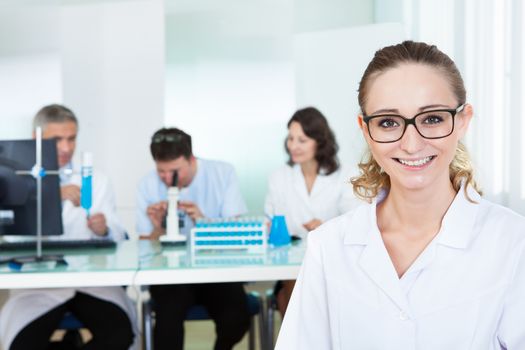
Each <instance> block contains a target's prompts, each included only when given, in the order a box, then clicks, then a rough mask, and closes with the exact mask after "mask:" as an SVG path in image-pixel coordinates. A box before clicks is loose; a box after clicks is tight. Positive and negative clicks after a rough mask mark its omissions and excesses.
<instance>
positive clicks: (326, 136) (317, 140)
mask: <svg viewBox="0 0 525 350" xmlns="http://www.w3.org/2000/svg"><path fill="white" fill-rule="evenodd" d="M285 149H286V152H287V153H288V155H289V157H290V158H289V160H288V163H287V164H286V165H284V166H282V167H281V168H279V169H277V170H276V171H275V172H274V173H272V174H271V176H270V178H269V182H268V194H267V196H266V203H265V213H266V214H267V215H268V216H270V217H273V216H274V215H284V216H285V219H286V224H287V226H288V230H289V232H290V234H291V235H295V236H299V237H300V238H306V234H307V233H308V232H309V231H312V230H314V229H315V228H317V227H318V226H319V225H321V224H322V223H323V222H324V221H326V220H328V219H331V218H334V217H336V216H338V215H340V214H342V213H344V212H346V211H348V210H349V209H350V208H351V207H352V205H353V204H355V197H354V195H353V193H352V187H351V186H350V182H349V181H350V173H349V172H348V171H345V170H344V169H343V168H342V167H340V165H339V161H338V159H337V150H338V146H337V142H336V139H335V136H334V133H333V132H332V130H331V129H330V126H329V125H328V121H327V120H326V118H325V117H324V115H323V114H322V113H321V112H320V111H319V110H317V109H316V108H313V107H307V108H304V109H300V110H298V111H297V112H295V113H294V115H293V116H292V118H291V119H290V120H289V121H288V137H287V138H286V142H285ZM294 283H295V281H293V280H290V281H280V282H278V283H277V285H276V289H275V293H276V298H277V306H278V308H279V311H280V312H281V314H283V315H284V312H285V310H286V306H287V305H288V301H289V299H290V295H291V293H292V290H293V286H294Z"/></svg>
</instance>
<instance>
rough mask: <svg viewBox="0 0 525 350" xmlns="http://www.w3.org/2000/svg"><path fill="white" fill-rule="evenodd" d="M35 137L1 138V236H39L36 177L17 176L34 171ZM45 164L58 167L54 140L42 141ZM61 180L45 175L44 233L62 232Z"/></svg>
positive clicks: (47, 168) (43, 180)
mask: <svg viewBox="0 0 525 350" xmlns="http://www.w3.org/2000/svg"><path fill="white" fill-rule="evenodd" d="M35 154H36V151H35V140H6V141H0V235H36V233H37V229H36V217H37V213H36V207H37V203H36V199H37V191H36V187H37V185H36V179H35V178H34V177H33V176H31V175H18V174H16V171H18V170H31V169H32V168H33V166H34V165H35V161H36V160H35V159H36V156H35ZM42 167H43V168H44V169H46V170H57V169H58V160H57V149H56V141H55V140H43V141H42ZM61 207H62V203H61V199H60V179H59V176H57V175H46V176H44V177H43V178H42V234H43V235H60V234H62V208H61Z"/></svg>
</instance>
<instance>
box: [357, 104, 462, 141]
mask: <svg viewBox="0 0 525 350" xmlns="http://www.w3.org/2000/svg"><path fill="white" fill-rule="evenodd" d="M466 105H467V103H463V104H461V105H459V106H458V107H456V108H442V109H431V110H428V111H423V112H419V113H417V114H416V115H414V116H413V117H412V118H405V117H403V116H402V115H400V114H394V113H388V114H377V115H370V116H369V115H366V114H364V113H363V121H364V122H365V123H366V128H367V129H368V135H370V138H371V139H372V140H373V141H374V142H377V143H392V142H397V141H399V140H401V139H402V138H403V136H405V132H406V131H407V128H408V126H409V125H410V124H412V125H413V126H414V129H416V131H417V133H418V134H419V135H421V137H422V138H424V139H427V140H436V139H443V138H445V137H449V136H450V135H452V133H453V132H454V127H455V124H456V123H455V116H456V114H458V113H461V112H462V111H463V110H464V109H465V106H466ZM431 112H448V113H450V115H452V129H451V130H450V132H449V133H448V134H447V135H444V136H438V137H427V136H424V135H423V134H421V131H419V129H418V128H417V125H416V118H417V117H418V116H420V115H422V114H425V113H431ZM379 117H399V118H401V119H403V121H404V122H405V128H404V129H403V132H402V133H401V136H400V137H399V138H397V139H395V140H392V141H377V140H375V139H374V137H373V136H372V133H371V132H370V126H369V122H370V120H372V119H374V118H379Z"/></svg>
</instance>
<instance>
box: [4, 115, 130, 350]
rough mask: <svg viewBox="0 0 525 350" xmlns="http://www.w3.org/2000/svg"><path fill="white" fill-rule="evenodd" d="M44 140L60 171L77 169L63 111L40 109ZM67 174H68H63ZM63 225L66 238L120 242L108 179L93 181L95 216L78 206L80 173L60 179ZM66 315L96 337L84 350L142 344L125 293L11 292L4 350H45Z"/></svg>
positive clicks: (73, 125) (73, 127) (71, 128)
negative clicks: (51, 143)
mask: <svg viewBox="0 0 525 350" xmlns="http://www.w3.org/2000/svg"><path fill="white" fill-rule="evenodd" d="M33 125H34V127H35V128H36V127H39V126H40V127H42V136H43V138H46V139H49V138H55V139H56V141H57V153H58V163H59V166H60V169H61V170H65V169H67V168H69V169H73V163H72V158H73V154H74V152H75V146H76V137H77V131H78V121H77V118H76V117H75V115H74V114H73V112H72V111H71V110H70V109H68V108H66V107H64V106H61V105H49V106H46V107H44V108H42V109H41V110H40V111H39V112H38V113H37V115H36V116H35V118H34V121H33ZM62 173H65V172H62ZM60 183H61V195H62V219H63V225H64V235H65V236H67V237H71V238H75V239H82V238H86V239H89V238H95V237H97V238H101V239H113V240H122V239H124V238H125V235H126V233H125V231H124V228H123V227H122V225H121V224H120V222H119V220H118V218H117V215H116V209H115V198H114V195H113V191H112V189H111V186H110V184H109V181H108V179H107V178H106V177H104V176H103V175H101V174H99V173H98V172H97V173H95V174H94V176H93V195H92V196H93V205H92V213H93V214H92V215H90V216H89V218H88V217H86V216H87V215H86V212H85V210H84V209H82V208H81V207H80V206H79V204H80V187H79V185H80V183H81V177H80V174H79V173H78V172H73V174H72V175H70V176H67V175H61V176H60ZM66 312H71V313H73V314H74V315H75V316H76V318H77V319H78V320H80V321H81V322H82V323H83V324H84V325H85V327H86V328H88V329H89V330H90V332H91V334H92V336H93V337H92V339H91V340H90V341H89V342H88V343H87V344H86V345H85V347H84V348H85V349H128V348H134V347H133V346H132V345H133V344H135V347H136V344H138V340H137V339H136V338H137V337H135V334H137V327H136V324H135V320H136V316H135V312H134V306H133V304H132V303H131V301H130V300H129V298H128V297H127V296H126V293H125V291H124V289H122V288H121V287H90V288H74V289H73V288H60V289H29V290H12V291H11V292H10V296H9V299H8V301H7V302H6V304H5V305H4V307H3V309H2V311H1V313H0V339H1V342H2V347H3V349H5V350H18V349H23V350H26V349H47V348H48V347H49V339H50V336H51V334H52V333H53V332H54V330H55V329H56V328H57V326H58V324H59V323H60V321H61V319H62V318H63V316H64V314H65V313H66Z"/></svg>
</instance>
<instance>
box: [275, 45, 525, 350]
mask: <svg viewBox="0 0 525 350" xmlns="http://www.w3.org/2000/svg"><path fill="white" fill-rule="evenodd" d="M359 103H360V107H361V111H362V114H361V115H359V116H358V124H359V126H360V128H361V130H362V133H363V136H364V138H365V140H366V142H367V144H368V147H369V150H370V153H369V155H368V158H367V159H365V161H364V162H363V163H362V164H360V168H361V175H360V176H358V177H356V178H354V179H353V181H352V182H353V185H354V192H355V193H356V194H357V195H359V196H361V197H362V198H365V199H367V200H368V201H369V202H370V203H366V204H365V203H364V204H363V205H362V206H360V207H358V208H356V209H355V210H352V211H350V212H349V213H347V214H345V215H343V216H340V217H338V218H336V219H333V220H330V221H329V222H327V223H326V224H325V225H323V226H321V227H319V229H317V230H315V231H313V232H311V233H310V234H309V235H308V245H307V247H308V248H307V253H306V255H305V259H304V262H303V266H302V269H301V272H300V274H299V278H298V280H297V283H296V286H295V289H294V292H293V295H292V299H291V301H290V304H289V306H288V309H287V313H286V318H285V319H284V323H283V326H282V328H281V333H280V334H279V339H278V342H277V347H276V349H278V350H281V349H287V350H288V349H301V350H303V349H333V348H337V349H364V348H367V349H386V348H388V349H400V350H401V349H416V348H417V349H419V348H421V349H429V350H437V349H521V348H524V347H525V340H524V339H525V330H524V329H523V327H521V326H518V324H520V321H521V320H522V317H523V316H522V315H523V313H524V312H525V304H524V303H523V301H522V295H523V293H525V257H524V251H525V235H524V231H525V218H523V217H521V216H519V215H517V214H515V213H513V212H511V211H510V210H508V209H506V208H503V207H501V206H498V205H495V204H493V203H490V202H488V201H486V200H484V199H482V198H481V195H480V192H479V190H478V189H477V186H476V183H475V181H474V179H473V171H472V167H471V165H470V161H469V157H468V154H467V153H466V150H465V148H464V147H463V146H462V145H461V143H460V140H461V138H462V137H463V136H464V135H465V133H466V132H467V130H468V128H469V124H470V121H471V119H472V116H473V109H472V106H471V105H470V104H468V103H467V102H466V92H465V88H464V86H463V80H462V78H461V75H460V73H459V71H458V69H457V68H456V65H455V64H454V62H453V61H452V60H451V59H450V58H449V57H448V56H446V55H445V54H444V53H443V52H441V51H439V50H438V49H437V48H436V47H435V46H431V45H427V44H425V43H417V42H412V41H405V42H403V43H401V44H398V45H394V46H388V47H385V48H383V49H381V50H379V51H377V52H376V54H375V56H374V58H373V59H372V61H371V62H370V64H369V65H368V68H367V69H366V71H365V73H364V75H363V78H362V79H361V83H360V87H359ZM314 329H315V331H314ZM342 330H344V331H342Z"/></svg>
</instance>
